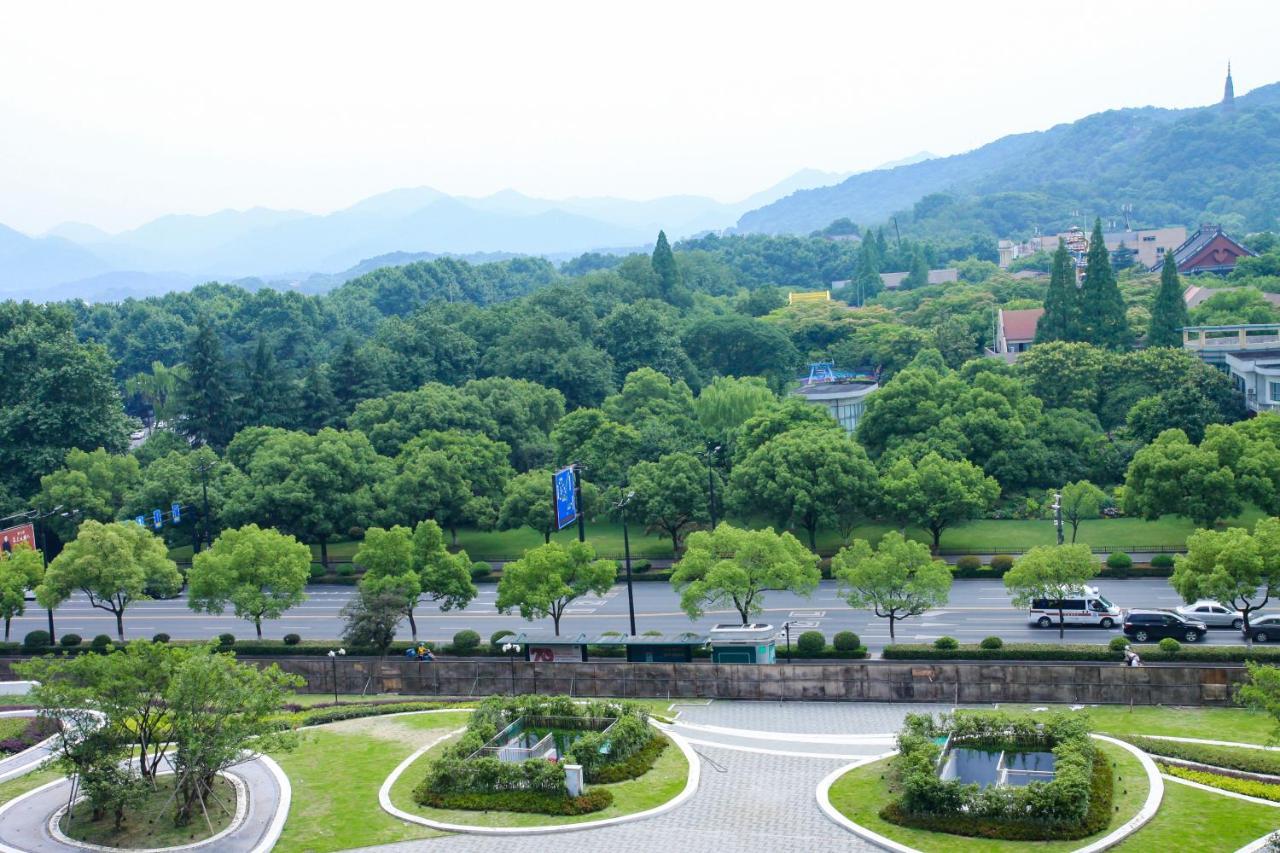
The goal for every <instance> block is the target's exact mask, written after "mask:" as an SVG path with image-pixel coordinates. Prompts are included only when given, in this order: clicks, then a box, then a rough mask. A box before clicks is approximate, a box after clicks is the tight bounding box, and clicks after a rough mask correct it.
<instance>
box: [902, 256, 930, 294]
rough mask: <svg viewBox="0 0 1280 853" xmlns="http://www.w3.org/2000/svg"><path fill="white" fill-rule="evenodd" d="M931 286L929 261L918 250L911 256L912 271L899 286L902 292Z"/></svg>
mask: <svg viewBox="0 0 1280 853" xmlns="http://www.w3.org/2000/svg"><path fill="white" fill-rule="evenodd" d="M928 285H929V261H928V259H926V258H925V256H924V252H922V251H921V250H920V249H919V248H917V249H916V250H915V251H914V252H913V253H912V255H911V270H910V271H909V272H908V273H907V277H906V278H904V279H903V280H902V284H901V285H899V288H900V289H901V290H917V289H919V288H921V287H927V286H928Z"/></svg>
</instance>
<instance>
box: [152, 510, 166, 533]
mask: <svg viewBox="0 0 1280 853" xmlns="http://www.w3.org/2000/svg"><path fill="white" fill-rule="evenodd" d="M163 518H164V516H162V515H161V514H160V510H158V509H153V510H151V521H152V522H154V523H155V526H156V530H159V529H160V525H161V524H163V523H164V522H163Z"/></svg>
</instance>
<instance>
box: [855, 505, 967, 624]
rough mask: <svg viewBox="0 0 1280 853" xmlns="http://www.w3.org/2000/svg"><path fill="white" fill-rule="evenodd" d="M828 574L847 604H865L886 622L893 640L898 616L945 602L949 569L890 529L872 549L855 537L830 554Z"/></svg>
mask: <svg viewBox="0 0 1280 853" xmlns="http://www.w3.org/2000/svg"><path fill="white" fill-rule="evenodd" d="M831 576H832V577H833V578H835V579H836V581H838V582H839V584H840V595H841V597H842V598H844V600H845V601H846V602H848V604H849V606H850V607H854V608H869V609H871V610H872V611H873V612H874V613H875V614H876V616H878V617H880V618H881V619H888V620H889V639H890V641H892V640H894V639H895V634H894V625H895V623H896V622H897V621H898V620H899V619H907V618H909V617H912V616H919V615H921V614H922V613H925V612H927V611H929V610H932V609H934V608H937V607H942V606H943V605H945V604H946V603H947V597H948V595H949V594H950V592H951V569H950V568H948V567H947V564H946V563H944V562H942V561H941V560H937V559H935V558H934V557H933V555H932V554H930V553H929V546H927V545H925V544H924V543H923V542H913V541H911V540H910V539H906V538H905V537H903V535H902V534H901V533H899V532H898V531H896V530H890V531H889V532H888V533H886V534H885V535H884V537H883V538H882V539H881V540H880V544H879V546H878V547H877V548H876V549H875V550H872V548H871V544H870V543H869V542H867V541H866V540H865V539H855V540H854V541H853V543H852V544H851V545H850V546H849V547H847V548H841V549H840V552H839V553H838V554H836V555H835V556H834V557H832V558H831Z"/></svg>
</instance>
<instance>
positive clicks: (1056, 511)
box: [1051, 492, 1062, 545]
mask: <svg viewBox="0 0 1280 853" xmlns="http://www.w3.org/2000/svg"><path fill="white" fill-rule="evenodd" d="M1051 509H1052V510H1053V526H1054V527H1056V528H1057V529H1058V544H1059V545H1061V544H1062V492H1055V493H1054V495H1053V506H1052V507H1051Z"/></svg>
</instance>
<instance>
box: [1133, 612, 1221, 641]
mask: <svg viewBox="0 0 1280 853" xmlns="http://www.w3.org/2000/svg"><path fill="white" fill-rule="evenodd" d="M1208 632H1209V628H1208V626H1206V625H1205V624H1204V623H1203V622H1198V621H1195V620H1192V619H1187V618H1185V617H1183V616H1180V615H1178V614H1177V613H1173V612H1171V611H1168V610H1130V611H1129V612H1128V613H1127V614H1126V615H1125V617H1124V634H1125V636H1126V637H1130V638H1132V639H1134V640H1137V641H1138V642H1139V643H1145V642H1148V641H1150V640H1160V639H1163V638H1165V637H1173V638H1174V639H1175V640H1182V641H1184V642H1188V643H1198V642H1200V641H1201V640H1203V639H1204V635H1205V634H1207V633H1208Z"/></svg>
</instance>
